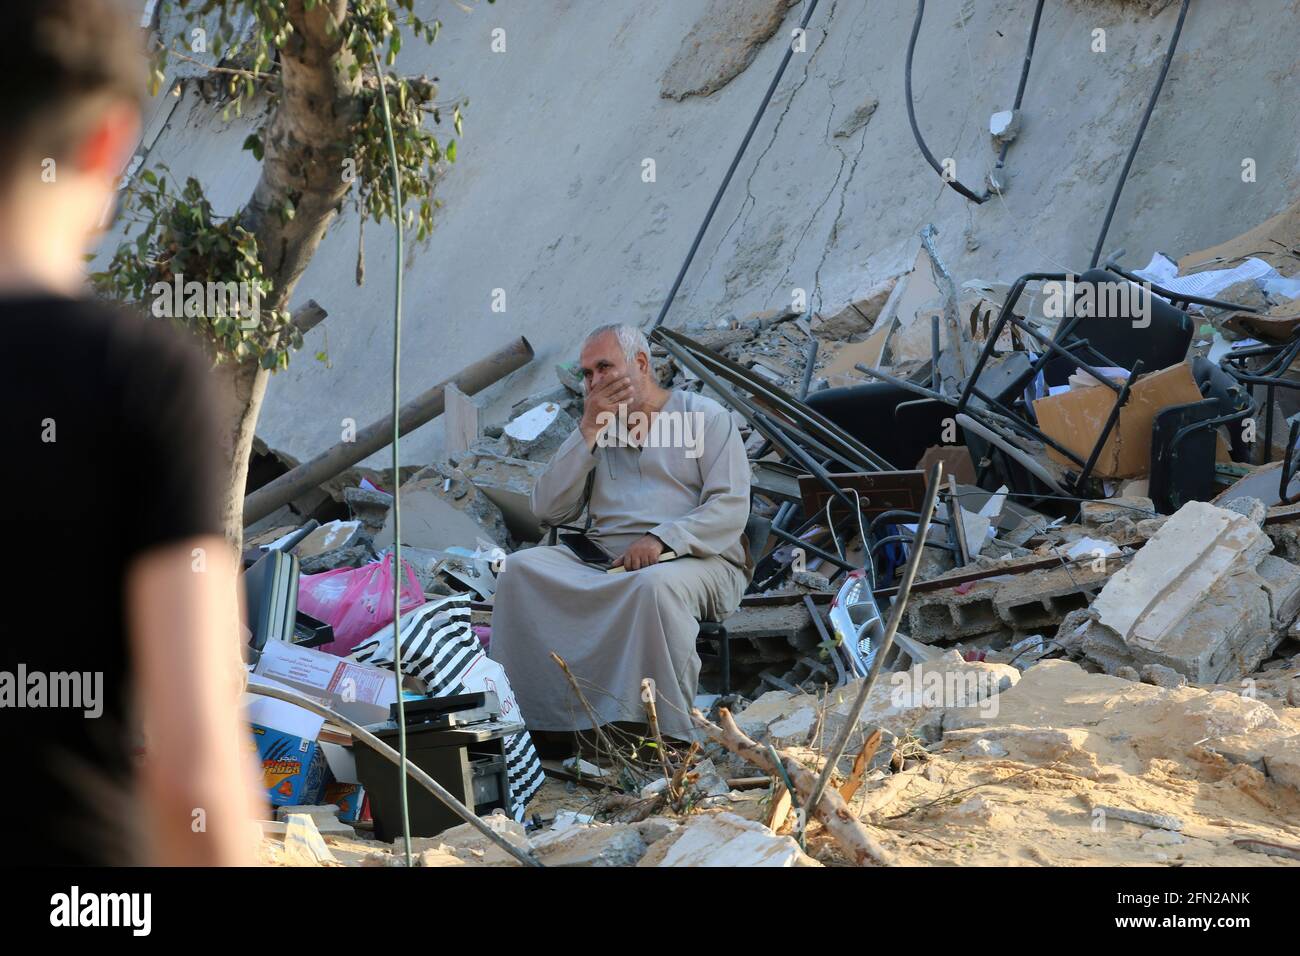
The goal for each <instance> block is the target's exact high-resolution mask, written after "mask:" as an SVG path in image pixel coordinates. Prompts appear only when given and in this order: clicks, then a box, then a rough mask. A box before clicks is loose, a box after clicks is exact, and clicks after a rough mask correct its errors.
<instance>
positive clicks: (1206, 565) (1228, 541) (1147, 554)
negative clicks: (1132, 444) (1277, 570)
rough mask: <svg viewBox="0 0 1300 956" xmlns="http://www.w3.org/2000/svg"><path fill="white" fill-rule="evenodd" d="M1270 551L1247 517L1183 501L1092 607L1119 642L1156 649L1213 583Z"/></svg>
mask: <svg viewBox="0 0 1300 956" xmlns="http://www.w3.org/2000/svg"><path fill="white" fill-rule="evenodd" d="M1270 549H1271V542H1270V541H1269V539H1268V536H1267V535H1265V534H1264V532H1263V531H1262V530H1261V529H1260V528H1259V526H1258V525H1256V524H1254V523H1253V522H1251V521H1250V520H1249V519H1247V518H1245V517H1243V516H1241V515H1239V514H1235V513H1233V512H1231V511H1227V510H1225V509H1223V508H1216V507H1215V506H1214V505H1210V504H1206V503H1204V502H1200V501H1192V502H1189V503H1187V504H1185V505H1184V506H1183V507H1182V508H1180V509H1178V512H1177V513H1176V514H1174V515H1173V516H1172V517H1171V518H1170V519H1169V520H1168V521H1166V522H1165V523H1164V525H1162V526H1161V528H1160V530H1159V531H1158V532H1157V533H1156V534H1155V536H1154V537H1152V538H1151V539H1150V540H1149V541H1148V542H1147V544H1146V546H1145V547H1143V548H1142V550H1140V551H1139V552H1138V553H1137V554H1136V555H1135V556H1134V557H1133V560H1132V561H1130V562H1129V564H1128V566H1127V567H1124V568H1122V569H1121V570H1119V571H1117V572H1116V573H1115V575H1114V576H1113V577H1112V578H1111V579H1110V581H1109V582H1107V584H1106V586H1105V587H1104V588H1103V589H1102V591H1101V594H1099V595H1098V596H1097V600H1096V601H1094V602H1093V605H1092V609H1093V611H1094V612H1096V614H1097V616H1098V619H1099V620H1100V621H1101V623H1102V624H1104V625H1106V626H1107V627H1109V628H1110V629H1111V630H1113V631H1114V632H1115V633H1116V634H1118V635H1119V636H1120V637H1121V638H1122V639H1124V641H1125V642H1127V643H1136V644H1138V645H1141V646H1148V647H1156V646H1158V645H1159V641H1160V639H1161V637H1162V636H1163V635H1164V634H1165V633H1166V632H1167V631H1168V630H1169V628H1171V627H1172V626H1174V625H1175V624H1177V623H1178V622H1179V621H1181V620H1182V619H1183V618H1184V617H1186V616H1187V614H1188V613H1189V612H1190V611H1191V610H1192V609H1193V608H1195V607H1196V606H1197V605H1198V604H1199V603H1200V601H1201V599H1202V597H1203V596H1204V594H1205V592H1206V591H1207V590H1208V589H1209V588H1210V587H1211V586H1212V585H1213V584H1215V583H1216V582H1218V581H1220V580H1221V579H1222V578H1224V577H1225V576H1227V575H1230V574H1233V573H1238V572H1240V571H1242V570H1245V569H1249V568H1253V567H1254V566H1255V565H1256V564H1257V563H1258V561H1259V559H1260V558H1261V557H1263V556H1264V554H1266V553H1267V552H1268V551H1269V550H1270Z"/></svg>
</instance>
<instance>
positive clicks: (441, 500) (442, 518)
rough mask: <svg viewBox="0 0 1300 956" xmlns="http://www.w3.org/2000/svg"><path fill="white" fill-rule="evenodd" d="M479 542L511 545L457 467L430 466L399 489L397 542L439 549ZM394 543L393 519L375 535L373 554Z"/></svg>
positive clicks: (495, 514)
mask: <svg viewBox="0 0 1300 956" xmlns="http://www.w3.org/2000/svg"><path fill="white" fill-rule="evenodd" d="M479 538H484V539H486V540H488V541H490V542H491V543H492V544H495V545H497V546H499V547H501V548H504V549H506V550H509V549H510V547H511V544H512V543H511V540H510V533H509V531H508V530H507V529H506V523H505V519H504V518H503V517H502V515H501V510H500V509H499V508H498V507H497V506H496V505H495V504H493V503H492V502H491V501H490V500H489V499H488V497H487V496H486V495H485V494H484V493H483V492H481V491H479V490H478V488H476V487H475V486H474V485H473V484H472V483H471V482H470V480H469V479H468V478H467V477H466V476H465V474H464V473H463V472H462V471H461V470H460V469H459V468H451V469H448V468H445V467H443V466H441V465H431V466H430V467H428V468H425V469H424V470H422V471H420V472H418V473H417V474H416V475H415V476H414V477H413V478H412V479H411V480H410V481H408V482H406V484H404V485H402V544H403V545H410V546H411V547H416V548H429V549H432V550H441V549H444V548H448V547H451V546H452V545H463V546H467V547H469V546H473V545H474V544H475V542H477V540H478V539H479ZM392 543H393V515H392V514H391V513H390V514H389V515H388V517H387V518H386V519H385V521H384V526H383V528H382V529H380V531H379V533H378V534H377V535H375V541H374V547H375V550H377V551H381V550H383V549H384V548H387V547H391V546H392Z"/></svg>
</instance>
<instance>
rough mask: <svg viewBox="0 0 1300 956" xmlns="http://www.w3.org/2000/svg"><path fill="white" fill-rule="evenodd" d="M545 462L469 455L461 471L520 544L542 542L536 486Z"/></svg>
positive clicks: (462, 462) (488, 455)
mask: <svg viewBox="0 0 1300 956" xmlns="http://www.w3.org/2000/svg"><path fill="white" fill-rule="evenodd" d="M545 468H546V464H545V462H540V461H527V460H526V459H523V458H510V457H507V456H504V455H492V454H470V455H469V456H467V457H466V458H465V459H464V460H462V461H461V462H460V471H461V473H462V474H464V475H465V477H466V478H468V479H469V480H470V482H471V483H472V484H473V485H474V487H475V488H477V489H478V490H479V491H481V492H482V493H483V494H484V495H486V496H487V499H488V500H489V501H490V502H492V504H494V505H496V507H497V508H499V509H500V510H501V515H502V518H503V519H504V521H505V523H506V528H507V529H508V530H509V532H510V533H511V534H512V535H513V536H514V537H515V540H517V541H540V540H541V538H542V528H541V525H540V524H539V523H538V521H537V516H536V515H534V514H533V507H532V495H533V485H534V483H536V481H537V477H538V475H540V474H541V473H542V472H543V471H544V470H545Z"/></svg>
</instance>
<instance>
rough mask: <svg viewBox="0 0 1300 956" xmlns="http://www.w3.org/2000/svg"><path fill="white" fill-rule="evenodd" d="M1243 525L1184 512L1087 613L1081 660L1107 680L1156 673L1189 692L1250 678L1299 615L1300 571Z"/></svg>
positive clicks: (1224, 513)
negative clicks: (1184, 682)
mask: <svg viewBox="0 0 1300 956" xmlns="http://www.w3.org/2000/svg"><path fill="white" fill-rule="evenodd" d="M1271 548H1272V542H1271V541H1270V540H1269V538H1268V536H1267V535H1266V534H1265V533H1264V531H1263V530H1262V529H1261V528H1260V526H1259V525H1258V524H1256V523H1255V522H1253V521H1252V520H1250V518H1248V517H1246V516H1244V515H1241V514H1238V513H1236V512H1233V511H1229V510H1227V509H1224V508H1218V507H1215V506H1214V505H1211V504H1206V503H1204V502H1190V503H1188V504H1186V505H1184V506H1183V507H1182V508H1180V509H1179V510H1178V512H1177V513H1176V514H1174V515H1173V516H1172V517H1170V518H1169V520H1168V521H1166V522H1165V523H1164V524H1163V525H1162V526H1161V527H1160V529H1159V530H1158V531H1157V532H1156V533H1155V535H1154V536H1152V538H1151V539H1150V540H1149V541H1148V542H1147V544H1146V546H1145V547H1144V548H1142V550H1140V551H1139V552H1138V553H1137V554H1136V555H1135V556H1134V558H1133V560H1132V561H1131V562H1130V563H1129V564H1128V566H1127V567H1125V568H1123V569H1122V570H1121V571H1119V572H1117V573H1116V574H1115V575H1114V576H1113V577H1112V578H1111V580H1110V581H1109V582H1108V583H1107V584H1106V586H1105V587H1104V588H1102V591H1101V593H1100V594H1099V595H1098V596H1097V599H1096V600H1095V601H1094V602H1093V604H1092V615H1091V616H1092V617H1093V618H1095V621H1094V622H1092V623H1091V624H1090V625H1089V626H1088V627H1087V628H1086V629H1085V630H1084V633H1083V634H1082V639H1081V649H1082V652H1083V654H1084V656H1086V657H1087V658H1089V659H1090V660H1092V661H1093V662H1094V663H1096V664H1099V665H1100V666H1101V667H1102V668H1103V669H1105V670H1106V671H1107V672H1108V673H1116V672H1117V671H1118V669H1119V668H1120V667H1125V666H1128V667H1139V668H1140V667H1142V666H1143V665H1147V664H1162V665H1164V666H1166V667H1169V668H1172V669H1173V670H1175V671H1177V672H1178V673H1180V674H1183V675H1184V676H1186V677H1187V679H1188V680H1190V681H1192V682H1194V683H1201V684H1209V683H1218V682H1221V681H1226V680H1231V679H1233V678H1234V677H1241V676H1244V675H1246V674H1249V673H1250V672H1251V671H1253V670H1254V669H1255V668H1256V667H1257V666H1258V665H1259V663H1260V662H1261V661H1262V660H1264V658H1266V657H1267V656H1268V655H1269V654H1271V653H1272V652H1273V650H1274V649H1275V648H1276V647H1277V645H1278V644H1279V643H1280V642H1281V639H1282V631H1281V628H1283V627H1284V626H1285V625H1286V624H1288V623H1290V620H1291V618H1293V617H1294V616H1295V612H1296V610H1297V608H1298V607H1300V568H1297V567H1296V566H1295V565H1292V564H1290V563H1289V562H1287V561H1284V560H1283V559H1281V558H1277V557H1273V556H1270V555H1269V553H1268V552H1269V551H1270V550H1271Z"/></svg>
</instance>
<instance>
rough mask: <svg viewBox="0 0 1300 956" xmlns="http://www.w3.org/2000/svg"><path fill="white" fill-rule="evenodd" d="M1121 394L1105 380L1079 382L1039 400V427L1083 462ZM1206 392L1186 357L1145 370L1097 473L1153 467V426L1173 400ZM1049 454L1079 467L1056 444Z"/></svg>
mask: <svg viewBox="0 0 1300 956" xmlns="http://www.w3.org/2000/svg"><path fill="white" fill-rule="evenodd" d="M1116 397H1117V395H1116V393H1115V392H1113V391H1111V390H1110V389H1109V388H1106V387H1105V386H1103V385H1093V386H1089V387H1085V388H1079V387H1075V388H1072V389H1070V390H1069V391H1068V392H1063V393H1061V394H1060V395H1050V396H1048V397H1046V398H1040V399H1037V400H1036V401H1035V402H1034V413H1035V414H1036V415H1037V416H1038V427H1039V428H1040V429H1042V431H1043V432H1044V433H1045V434H1046V435H1048V436H1049V437H1051V438H1052V439H1054V440H1055V441H1057V442H1059V443H1060V444H1061V445H1063V446H1064V447H1066V448H1068V449H1070V451H1072V452H1074V453H1075V454H1076V455H1078V456H1079V457H1080V458H1082V459H1083V460H1084V461H1087V460H1088V455H1089V454H1090V453H1091V452H1092V447H1093V445H1094V444H1096V441H1097V439H1098V438H1099V437H1100V436H1101V433H1102V430H1103V429H1104V428H1105V427H1106V420H1107V419H1108V418H1109V417H1110V412H1111V409H1112V408H1113V407H1114V405H1115V399H1116ZM1201 398H1202V396H1201V391H1200V389H1198V388H1197V387H1196V380H1195V379H1194V378H1193V377H1192V370H1191V366H1189V365H1188V364H1187V363H1186V362H1181V363H1179V364H1178V365H1171V366H1169V368H1166V369H1161V370H1160V371H1159V372H1152V373H1151V374H1150V375H1144V376H1142V377H1141V378H1140V379H1138V381H1137V382H1136V384H1134V386H1133V388H1132V389H1131V390H1130V391H1129V396H1128V402H1127V403H1126V404H1125V406H1124V407H1123V408H1122V409H1121V410H1120V413H1119V418H1118V419H1117V420H1116V422H1115V427H1114V428H1112V429H1111V433H1110V436H1109V437H1108V438H1107V439H1106V444H1105V445H1103V446H1102V449H1101V454H1100V455H1099V456H1098V457H1097V463H1096V465H1095V466H1094V468H1093V474H1094V475H1096V476H1097V477H1098V478H1139V477H1141V476H1143V475H1146V474H1147V473H1148V472H1149V471H1150V470H1151V425H1152V423H1153V421H1154V420H1155V416H1156V413H1157V412H1159V411H1161V410H1162V409H1165V408H1168V407H1169V406H1170V405H1186V404H1188V403H1190V402H1199V401H1201ZM1048 454H1049V455H1050V456H1051V457H1052V459H1053V460H1054V461H1056V462H1059V463H1060V464H1062V465H1065V466H1066V467H1069V468H1076V469H1077V468H1078V467H1079V466H1078V465H1077V464H1076V463H1075V462H1072V461H1070V459H1068V458H1066V457H1065V456H1064V455H1061V454H1059V453H1058V452H1057V451H1056V450H1055V449H1053V448H1050V447H1049V448H1048Z"/></svg>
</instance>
